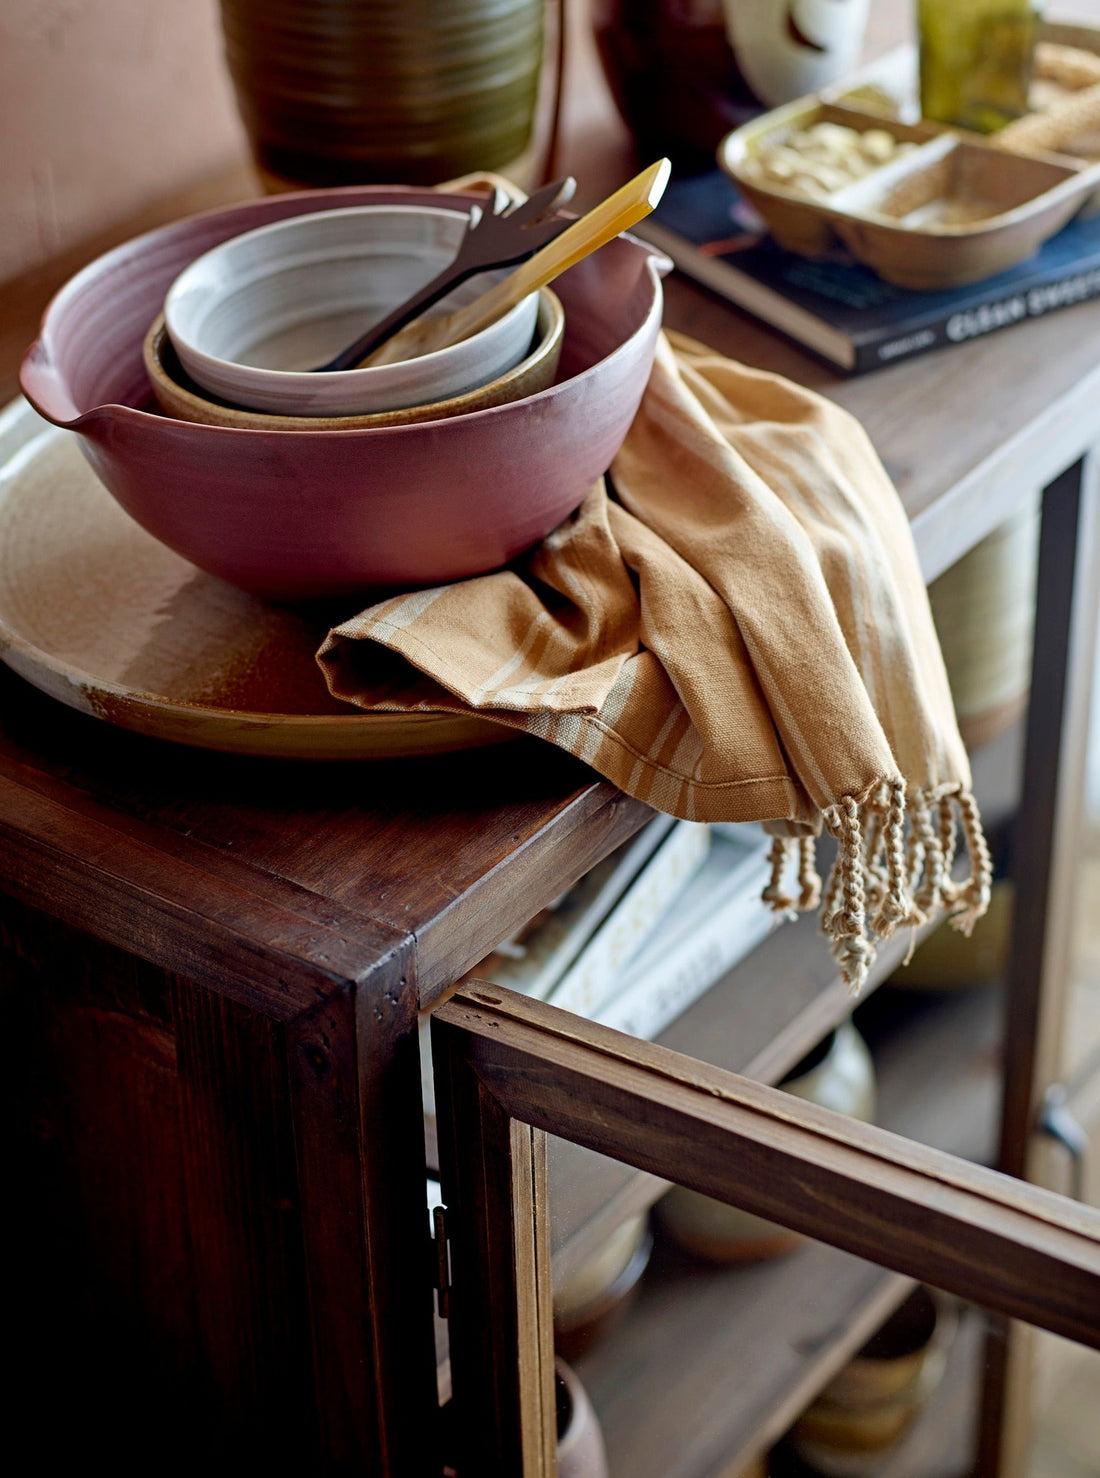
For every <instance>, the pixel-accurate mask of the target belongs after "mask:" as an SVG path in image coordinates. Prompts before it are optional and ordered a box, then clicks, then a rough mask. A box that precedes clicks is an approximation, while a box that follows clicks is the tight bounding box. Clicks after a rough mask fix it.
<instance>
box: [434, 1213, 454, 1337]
mask: <svg viewBox="0 0 1100 1478" xmlns="http://www.w3.org/2000/svg"><path fill="white" fill-rule="evenodd" d="M446 1213H447V1208H446V1207H445V1206H436V1207H435V1209H434V1210H433V1211H432V1225H433V1226H434V1227H435V1259H434V1273H435V1298H436V1308H437V1309H438V1311H439V1317H440V1318H441V1319H446V1318H448V1317H449V1315H450V1312H451V1259H450V1253H449V1249H448V1247H447V1214H446Z"/></svg>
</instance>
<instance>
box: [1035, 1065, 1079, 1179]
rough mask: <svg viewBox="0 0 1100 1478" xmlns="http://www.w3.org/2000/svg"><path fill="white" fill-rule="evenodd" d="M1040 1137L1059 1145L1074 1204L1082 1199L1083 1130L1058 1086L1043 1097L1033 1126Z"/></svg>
mask: <svg viewBox="0 0 1100 1478" xmlns="http://www.w3.org/2000/svg"><path fill="white" fill-rule="evenodd" d="M1035 1127H1036V1128H1037V1129H1038V1131H1039V1133H1040V1134H1045V1135H1046V1136H1047V1138H1048V1139H1053V1140H1054V1141H1055V1143H1056V1144H1060V1145H1061V1146H1062V1148H1063V1149H1064V1150H1065V1151H1066V1153H1067V1154H1068V1155H1069V1163H1070V1192H1069V1193H1070V1195H1071V1196H1072V1197H1073V1199H1074V1200H1075V1201H1080V1200H1083V1198H1084V1189H1085V1188H1084V1176H1085V1156H1086V1155H1087V1153H1088V1147H1089V1137H1088V1133H1087V1131H1086V1130H1085V1129H1084V1127H1083V1126H1082V1125H1081V1124H1080V1123H1079V1122H1078V1120H1077V1119H1076V1118H1075V1117H1074V1115H1073V1112H1072V1110H1071V1109H1070V1106H1069V1094H1068V1093H1067V1092H1066V1090H1065V1088H1063V1087H1062V1085H1061V1084H1060V1083H1055V1084H1054V1085H1053V1086H1052V1087H1050V1088H1048V1089H1047V1091H1046V1093H1045V1094H1044V1095H1043V1102H1042V1105H1041V1107H1040V1109H1039V1119H1038V1122H1037V1124H1036V1126H1035Z"/></svg>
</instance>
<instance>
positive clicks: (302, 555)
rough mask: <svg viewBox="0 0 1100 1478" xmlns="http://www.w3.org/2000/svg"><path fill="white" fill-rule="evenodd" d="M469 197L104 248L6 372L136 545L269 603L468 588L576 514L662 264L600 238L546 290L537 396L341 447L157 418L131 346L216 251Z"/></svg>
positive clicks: (651, 332)
mask: <svg viewBox="0 0 1100 1478" xmlns="http://www.w3.org/2000/svg"><path fill="white" fill-rule="evenodd" d="M475 198H476V197H474V196H470V195H448V194H444V193H442V192H439V191H435V190H413V189H407V188H394V187H382V186H362V187H356V188H352V189H346V190H310V191H304V192H301V193H298V194H293V195H276V196H268V197H265V198H263V199H259V200H254V201H248V202H247V203H245V204H242V205H236V206H232V207H229V208H227V209H224V210H216V211H210V212H207V213H206V214H204V215H200V216H193V217H190V218H189V219H187V220H184V221H179V222H177V223H175V224H174V225H171V226H166V227H163V228H161V229H160V230H158V231H153V232H151V233H149V234H148V235H146V236H141V237H138V238H137V239H136V240H134V241H131V242H128V243H126V244H125V245H124V246H120V247H118V248H116V250H114V251H112V252H109V253H108V254H107V255H106V256H103V257H100V258H98V259H97V260H96V261H94V262H92V263H91V264H90V265H89V266H88V267H86V268H85V269H84V270H83V271H82V272H80V273H79V274H78V275H77V276H76V277H74V278H73V279H72V280H71V281H70V282H69V283H68V284H67V285H66V286H65V287H63V288H62V289H61V291H60V292H59V293H58V294H57V296H56V297H55V298H54V299H53V301H52V302H51V304H50V305H49V307H48V308H47V310H46V314H45V317H44V319H43V322H42V329H41V332H40V334H39V337H38V338H37V339H36V340H35V342H34V344H32V345H31V347H30V349H29V350H28V351H27V354H26V356H25V358H24V360H23V364H22V368H21V370H20V383H21V385H22V388H23V392H24V394H25V395H26V397H27V399H28V400H29V401H30V402H31V404H32V405H33V406H34V407H35V409H36V410H38V411H39V412H40V414H41V415H43V416H45V417H46V419H47V420H50V421H52V422H53V423H54V424H55V425H58V426H62V427H66V428H68V429H70V430H72V431H75V432H77V433H78V434H79V435H80V438H81V446H82V448H83V450H84V452H85V455H86V456H87V457H88V460H89V461H90V462H91V464H92V466H93V467H94V468H95V470H96V472H97V474H98V475H99V477H100V478H101V480H102V481H103V483H104V484H105V485H106V487H107V488H108V489H109V490H110V492H111V493H112V494H113V495H114V497H115V498H116V499H117V500H118V501H119V503H121V505H122V506H123V508H125V509H126V511H127V512H128V513H129V514H130V515H131V516H132V517H133V518H134V519H136V520H137V522H138V523H139V524H141V525H142V527H143V528H145V529H147V530H148V531H149V533H151V534H153V535H154V536H155V537H156V538H158V539H160V540H161V541H162V542H163V543H165V544H167V545H168V546H169V547H170V548H172V549H174V550H175V551H176V552H177V553H178V554H181V555H183V556H184V557H185V558H186V559H189V560H190V561H191V562H192V563H193V564H196V565H198V566H199V567H200V569H203V570H206V571H207V572H208V573H210V574H213V575H218V576H220V577H221V578H222V579H224V580H228V581H230V582H231V583H232V584H234V585H238V586H240V587H241V588H243V589H245V590H249V591H251V592H253V593H254V594H256V595H260V596H263V597H266V598H268V599H271V600H283V601H296V600H308V599H313V598H318V597H329V596H347V595H351V594H358V593H359V592H362V591H366V590H370V589H379V588H389V587H395V586H406V587H407V586H417V585H437V584H441V583H443V582H445V581H449V580H456V579H461V578H463V577H465V576H469V575H476V574H482V573H485V572H486V571H488V570H492V569H497V568H499V567H500V566H501V565H503V564H506V563H507V562H508V561H509V560H510V559H512V558H514V557H515V556H516V555H517V554H520V553H522V551H523V550H524V549H527V548H530V546H531V545H532V544H535V543H537V542H538V541H539V539H541V538H542V537H543V536H544V535H545V534H547V533H549V532H550V530H551V529H552V528H554V527H555V525H557V524H558V523H560V522H561V520H562V519H563V518H565V517H567V516H568V515H569V514H570V513H571V512H573V510H574V509H575V508H577V507H578V506H579V504H580V502H581V500H582V499H583V497H584V495H585V493H586V491H587V490H588V488H589V487H590V486H591V485H592V483H593V482H594V481H595V479H596V478H597V477H599V476H600V474H601V473H603V472H605V471H606V470H607V468H608V466H609V465H610V463H611V459H612V457H613V456H614V455H615V453H616V451H617V450H618V448H619V446H620V445H621V443H622V440H623V437H624V436H625V435H626V432H627V429H628V427H629V426H630V422H631V421H632V419H633V417H634V413H635V411H636V410H637V408H638V404H639V402H640V401H641V398H642V394H643V392H644V390H645V385H646V380H647V378H648V375H649V369H650V365H651V362H652V358H653V352H654V348H655V345H656V340H657V334H658V331H659V329H660V325H661V310H662V294H661V282H660V279H661V277H662V276H663V275H664V274H665V273H666V272H667V271H668V270H669V266H670V263H669V262H668V260H667V258H665V257H663V256H661V255H660V254H659V253H657V252H654V251H652V250H651V249H650V248H649V247H646V246H644V245H643V244H642V243H640V242H638V241H635V240H633V239H632V238H630V237H627V236H621V237H618V238H617V239H616V240H615V241H612V242H609V243H608V244H607V245H606V246H604V247H601V249H600V250H599V251H598V252H595V253H594V254H593V255H592V256H590V257H587V258H586V259H585V260H584V261H583V262H580V263H578V265H577V266H576V267H573V268H572V269H571V270H570V271H569V272H567V273H566V274H564V275H563V276H562V277H560V278H558V280H557V281H556V282H555V285H554V286H555V291H556V292H557V294H558V296H559V297H560V298H561V301H562V303H563V305H564V308H565V323H566V329H565V342H564V344H563V346H562V354H561V363H560V367H559V370H558V376H557V380H556V382H555V383H554V384H553V385H551V386H550V387H549V388H548V389H546V390H542V391H540V392H539V393H538V394H535V395H530V396H527V397H525V398H524V399H522V400H517V401H512V402H510V403H509V404H507V405H499V406H493V407H490V408H488V409H486V410H481V411H474V412H471V413H470V414H467V415H462V416H456V417H454V418H452V419H449V420H441V421H425V422H421V423H419V424H415V425H409V426H391V427H380V428H369V429H365V430H351V431H334V430H324V431H312V430H311V431H282V430H279V431H253V430H242V429H237V428H231V427H225V426H204V425H199V424H195V423H193V422H185V421H178V420H174V419H172V418H170V417H168V416H165V415H163V414H161V413H159V412H158V410H157V409H156V406H155V402H154V401H153V399H152V396H151V392H150V387H149V382H148V379H147V378H146V375H145V370H144V368H143V365H142V344H143V341H144V338H145V334H146V332H147V330H148V328H149V326H150V324H151V323H152V322H153V320H154V319H155V318H156V316H157V314H158V313H159V312H160V310H161V306H162V304H163V300H164V296H165V293H166V292H167V289H168V287H169V285H170V284H171V283H172V282H173V281H174V280H175V278H176V277H177V276H178V275H179V273H180V272H181V271H182V269H183V268H184V267H185V266H187V264H188V263H189V262H191V261H193V260H194V259H195V258H196V257H197V256H199V255H200V254H201V253H203V252H205V251H208V250H209V249H210V247H212V246H214V245H215V244H216V243H217V242H219V241H224V240H226V239H227V238H228V237H230V236H234V235H237V234H238V233H240V232H242V231H248V230H251V229H252V228H253V227H256V226H260V225H264V224H266V223H268V222H270V221H275V220H281V219H283V218H284V217H287V216H292V215H296V214H303V213H306V212H309V211H317V210H321V209H325V208H340V207H344V206H347V205H357V204H364V205H366V204H379V205H386V204H393V203H407V204H434V205H442V206H448V205H450V206H454V207H458V208H463V209H466V208H468V207H469V204H470V202H471V200H473V199H475Z"/></svg>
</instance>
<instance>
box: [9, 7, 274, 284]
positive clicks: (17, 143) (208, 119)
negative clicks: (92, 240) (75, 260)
mask: <svg viewBox="0 0 1100 1478" xmlns="http://www.w3.org/2000/svg"><path fill="white" fill-rule="evenodd" d="M221 45H222V43H221V32H220V22H219V19H218V7H217V0H0V282H2V281H5V280H7V279H8V278H11V277H15V276H18V275H19V274H21V273H23V272H25V271H28V270H29V269H31V268H32V267H34V266H36V265H38V264H39V263H40V262H42V261H45V260H48V259H49V258H51V257H54V256H57V255H58V254H60V253H61V252H63V251H65V250H66V249H67V248H69V247H72V246H75V245H77V244H78V243H80V242H81V241H82V240H84V239H85V238H88V237H92V236H94V235H96V234H97V233H98V232H100V231H103V230H106V229H107V228H108V227H109V226H110V225H111V224H112V223H113V222H115V221H118V220H120V219H124V218H125V217H127V216H129V215H134V214H136V213H137V212H138V211H140V210H142V209H143V208H144V207H146V206H148V205H150V204H152V203H153V202H155V201H156V200H157V199H158V198H160V197H163V196H166V195H168V194H170V193H171V192H172V191H173V190H177V189H181V188H184V187H186V186H188V185H190V184H192V183H194V182H197V181H199V180H201V179H203V178H204V177H206V176H209V175H210V174H212V173H214V172H215V171H217V170H219V169H221V168H223V167H226V166H228V165H230V164H231V163H233V162H234V160H236V159H239V158H240V157H241V156H242V155H243V154H244V153H245V145H244V137H243V133H242V131H241V127H240V124H239V122H238V119H237V115H236V110H235V106H234V102H233V96H232V90H231V87H230V83H229V79H228V76H227V74H226V72H225V68H224V65H223V62H222V54H221Z"/></svg>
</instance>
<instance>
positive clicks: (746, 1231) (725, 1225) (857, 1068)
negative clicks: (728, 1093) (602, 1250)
mask: <svg viewBox="0 0 1100 1478" xmlns="http://www.w3.org/2000/svg"><path fill="white" fill-rule="evenodd" d="M780 1087H781V1088H783V1089H785V1090H786V1092H788V1093H793V1094H794V1095H795V1096H796V1097H797V1098H804V1099H806V1100H808V1101H809V1102H810V1103H817V1104H820V1105H821V1106H822V1107H823V1108H830V1109H834V1110H835V1111H836V1112H837V1113H841V1114H847V1115H848V1117H849V1118H852V1119H862V1120H864V1121H865V1122H868V1123H869V1122H871V1121H872V1120H873V1119H874V1114H875V1069H874V1064H873V1063H872V1061H871V1054H870V1052H869V1051H868V1050H867V1044H866V1043H865V1042H864V1040H863V1038H862V1037H861V1036H860V1035H859V1033H858V1032H857V1031H856V1029H855V1027H854V1026H853V1025H852V1023H851V1022H850V1021H845V1022H844V1023H842V1025H840V1026H838V1027H837V1029H836V1031H834V1032H831V1033H830V1034H829V1035H828V1036H827V1037H826V1038H825V1039H824V1041H822V1042H821V1043H819V1044H818V1046H817V1047H816V1048H815V1049H814V1051H813V1052H811V1053H810V1054H809V1055H808V1056H807V1057H805V1058H803V1060H802V1061H801V1062H800V1063H799V1064H798V1066H797V1067H795V1068H794V1069H793V1071H792V1072H791V1073H790V1074H789V1075H788V1077H787V1078H785V1079H784V1080H783V1082H782V1083H781V1084H780ZM657 1218H658V1221H659V1222H660V1225H661V1227H662V1228H663V1230H664V1231H665V1232H666V1233H667V1234H668V1235H669V1237H671V1238H672V1240H673V1241H674V1242H676V1243H677V1245H678V1246H680V1247H681V1248H682V1249H683V1250H684V1251H685V1252H687V1253H689V1254H691V1255H692V1256H693V1257H700V1258H703V1259H705V1260H706V1261H708V1262H716V1263H734V1262H757V1261H759V1260H761V1259H763V1258H768V1257H777V1256H779V1255H780V1254H782V1253H785V1252H790V1251H792V1250H793V1249H794V1248H795V1247H798V1246H799V1245H800V1244H801V1243H802V1242H803V1240H804V1238H803V1237H801V1236H800V1235H799V1233H797V1232H792V1231H790V1230H789V1229H788V1228H787V1227H782V1226H777V1225H776V1224H775V1223H774V1222H771V1221H766V1220H765V1219H764V1218H763V1217H759V1216H753V1215H751V1214H750V1213H749V1212H747V1211H741V1210H739V1209H738V1208H737V1207H735V1206H727V1205H726V1204H725V1203H724V1202H722V1201H715V1200H712V1199H711V1197H709V1196H703V1195H700V1194H699V1193H698V1192H696V1191H689V1190H685V1189H684V1187H683V1186H676V1187H675V1188H674V1189H673V1190H671V1191H669V1192H668V1194H667V1195H666V1196H664V1197H663V1198H662V1200H661V1201H659V1202H658V1205H657Z"/></svg>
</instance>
